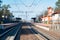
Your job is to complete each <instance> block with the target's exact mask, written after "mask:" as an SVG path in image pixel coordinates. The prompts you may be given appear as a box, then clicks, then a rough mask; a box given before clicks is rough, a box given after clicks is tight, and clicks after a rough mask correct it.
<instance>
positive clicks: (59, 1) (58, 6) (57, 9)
mask: <svg viewBox="0 0 60 40" xmlns="http://www.w3.org/2000/svg"><path fill="white" fill-rule="evenodd" d="M59 10H60V0H58V1H57V2H56V8H55V11H59Z"/></svg>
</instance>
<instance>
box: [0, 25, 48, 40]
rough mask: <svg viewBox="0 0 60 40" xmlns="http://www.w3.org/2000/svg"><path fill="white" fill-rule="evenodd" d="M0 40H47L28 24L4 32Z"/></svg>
mask: <svg viewBox="0 0 60 40" xmlns="http://www.w3.org/2000/svg"><path fill="white" fill-rule="evenodd" d="M0 40H49V39H48V38H47V37H45V36H44V35H43V34H41V33H39V32H37V31H36V30H35V29H34V28H32V27H31V26H30V25H29V24H27V25H24V26H22V24H18V25H17V26H15V27H13V28H11V29H9V30H7V31H5V33H3V34H2V35H0Z"/></svg>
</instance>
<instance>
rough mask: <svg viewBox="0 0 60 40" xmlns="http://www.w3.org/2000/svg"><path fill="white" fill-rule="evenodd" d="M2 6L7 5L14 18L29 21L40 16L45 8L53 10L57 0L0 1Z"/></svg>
mask: <svg viewBox="0 0 60 40" xmlns="http://www.w3.org/2000/svg"><path fill="white" fill-rule="evenodd" d="M2 1H3V3H2V5H4V4H7V5H8V4H9V5H10V6H11V8H9V10H10V12H12V13H13V15H14V16H15V17H21V18H22V19H26V20H30V19H31V18H32V17H36V16H38V15H40V14H42V13H43V12H44V11H45V10H47V7H49V6H51V7H52V8H55V7H56V5H55V3H56V1H57V0H2Z"/></svg>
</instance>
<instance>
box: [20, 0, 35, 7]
mask: <svg viewBox="0 0 60 40" xmlns="http://www.w3.org/2000/svg"><path fill="white" fill-rule="evenodd" d="M20 1H21V3H22V4H23V5H24V6H25V7H31V6H32V5H33V4H34V1H35V0H33V2H32V4H31V5H29V6H28V5H26V4H25V3H24V2H22V0H20Z"/></svg>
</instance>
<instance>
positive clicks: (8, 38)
mask: <svg viewBox="0 0 60 40" xmlns="http://www.w3.org/2000/svg"><path fill="white" fill-rule="evenodd" d="M20 28H21V26H20V24H18V25H17V26H15V27H13V28H11V29H9V30H7V31H6V32H4V33H3V34H1V35H0V40H14V39H15V38H16V35H17V33H18V31H19V29H20Z"/></svg>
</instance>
